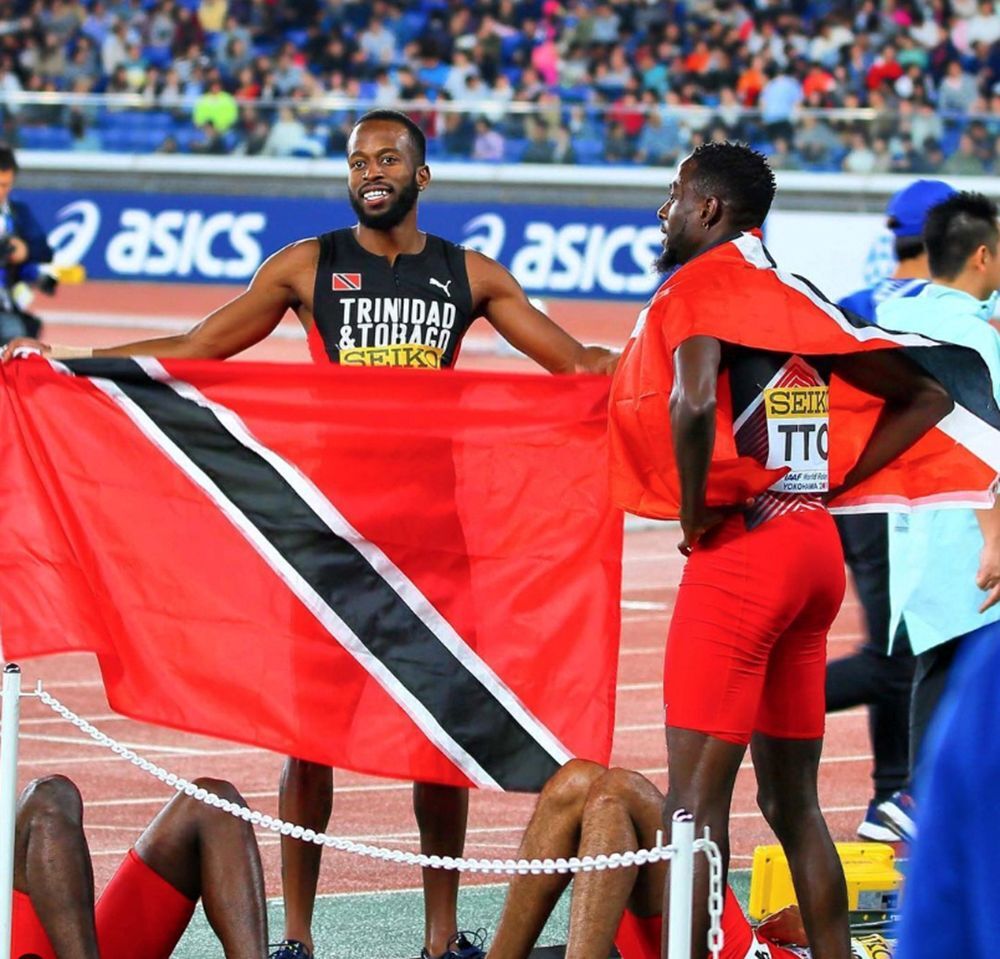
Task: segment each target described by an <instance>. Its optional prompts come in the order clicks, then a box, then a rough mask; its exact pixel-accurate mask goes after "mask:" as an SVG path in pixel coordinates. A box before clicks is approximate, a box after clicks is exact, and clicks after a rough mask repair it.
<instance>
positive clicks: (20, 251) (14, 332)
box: [0, 145, 52, 343]
mask: <svg viewBox="0 0 1000 959" xmlns="http://www.w3.org/2000/svg"><path fill="white" fill-rule="evenodd" d="M17 172H18V166H17V158H16V157H15V155H14V151H13V150H12V149H11V148H10V147H9V146H4V145H0V342H2V343H6V342H7V341H8V340H10V339H13V338H14V337H15V336H37V335H38V332H39V330H40V329H41V323H40V321H39V320H38V319H37V317H35V316H33V315H32V314H31V313H28V312H27V311H25V310H23V309H21V307H20V306H19V305H18V303H17V299H16V297H15V295H14V287H15V286H17V284H18V283H20V282H25V283H28V284H29V285H38V286H39V287H40V288H41V289H43V290H45V289H46V278H45V274H43V273H42V272H41V270H40V267H41V266H42V264H44V263H48V262H50V261H51V259H52V247H51V246H49V241H48V239H47V238H46V236H45V231H44V230H43V229H42V227H41V224H39V222H38V220H37V219H36V218H35V215H34V214H33V213H32V212H31V209H30V207H28V205H27V204H26V203H22V202H21V201H19V200H13V199H11V192H12V191H13V189H14V182H15V180H16V179H17ZM47 292H51V289H48V290H47Z"/></svg>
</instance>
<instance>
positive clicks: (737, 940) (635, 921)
mask: <svg viewBox="0 0 1000 959" xmlns="http://www.w3.org/2000/svg"><path fill="white" fill-rule="evenodd" d="M722 934H723V937H724V942H723V946H722V952H721V953H720V959H767V957H771V959H800V957H801V953H799V952H793V951H791V950H789V949H783V948H782V947H781V946H777V945H775V944H774V943H773V942H771V941H770V940H767V939H761V938H759V937H758V936H757V935H756V934H755V933H754V931H753V930H752V929H751V928H750V923H749V922H748V921H747V917H746V916H745V915H744V913H743V909H742V908H741V907H740V904H739V901H738V900H737V899H736V896H735V895H734V894H733V890H732V889H730V888H729V887H728V886H727V887H726V901H725V904H724V905H723V907H722ZM662 936H663V918H662V917H661V916H637V915H635V914H634V913H631V912H629V911H628V910H626V911H625V913H624V915H623V916H622V921H621V925H620V926H619V927H618V932H617V934H616V935H615V945H616V946H617V947H618V951H619V952H620V953H621V956H622V959H660V955H661V953H660V949H661V940H662Z"/></svg>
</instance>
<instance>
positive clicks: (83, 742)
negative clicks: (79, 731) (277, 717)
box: [21, 733, 263, 759]
mask: <svg viewBox="0 0 1000 959" xmlns="http://www.w3.org/2000/svg"><path fill="white" fill-rule="evenodd" d="M21 739H22V740H31V741H32V742H36V743H59V744H63V743H65V744H67V745H70V746H86V747H88V748H91V749H106V748H107V747H106V746H102V745H101V744H100V743H97V742H94V740H92V739H83V738H81V737H79V736H49V735H45V734H42V733H23V734H22V735H21ZM120 742H121V744H122V745H123V746H124V747H125V748H126V749H133V750H135V751H136V752H137V753H142V752H148V753H163V754H165V755H171V756H175V755H178V754H181V755H188V756H240V755H243V754H244V753H261V752H263V750H261V749H255V748H253V747H250V746H247V747H238V748H235V749H223V750H219V749H198V748H196V747H194V746H181V745H176V744H175V745H158V744H156V743H136V742H131V743H130V742H125V741H123V740H120ZM115 758H116V759H117V758H118V757H117V756H116V757H115Z"/></svg>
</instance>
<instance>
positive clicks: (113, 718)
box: [20, 713, 128, 726]
mask: <svg viewBox="0 0 1000 959" xmlns="http://www.w3.org/2000/svg"><path fill="white" fill-rule="evenodd" d="M127 720H128V717H127V716H119V715H118V713H104V714H103V715H100V716H88V717H87V722H89V723H110V722H126V721H127ZM51 723H62V724H63V725H66V720H65V719H63V718H62V716H56V715H52V716H41V717H39V718H37V719H23V718H22V719H21V722H20V725H21V726H45V725H49V724H51Z"/></svg>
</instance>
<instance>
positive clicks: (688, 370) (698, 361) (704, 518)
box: [670, 336, 723, 554]
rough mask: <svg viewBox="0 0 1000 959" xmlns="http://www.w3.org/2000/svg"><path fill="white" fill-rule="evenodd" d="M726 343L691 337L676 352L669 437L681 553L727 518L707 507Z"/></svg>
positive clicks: (709, 338) (687, 550)
mask: <svg viewBox="0 0 1000 959" xmlns="http://www.w3.org/2000/svg"><path fill="white" fill-rule="evenodd" d="M721 362H722V344H721V343H720V342H719V341H718V340H717V339H715V338H714V337H711V336H693V337H691V338H690V339H688V340H685V341H684V342H683V343H681V345H680V346H678V347H677V349H676V350H675V351H674V385H673V389H672V390H671V391H670V433H671V438H672V440H673V445H674V460H675V462H676V463H677V472H678V474H679V476H680V482H681V529H682V531H683V533H684V541H683V542H682V543H681V545H680V550H681V552H682V553H685V554H686V553H688V552H690V550H691V547H693V546H694V544H695V543H696V542H697V541H698V540H699V539H700V538H701V537H702V536H703V535H704V534H705V533H706V532H708V530H710V529H711V528H712V527H713V526H715V525H716V524H717V523H719V522H721V520H722V518H723V514H721V513H711V514H709V512H708V511H707V510H706V508H705V488H706V485H707V483H708V470H709V466H710V464H711V462H712V449H713V447H714V446H715V408H716V391H717V388H718V380H719V364H720V363H721Z"/></svg>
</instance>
